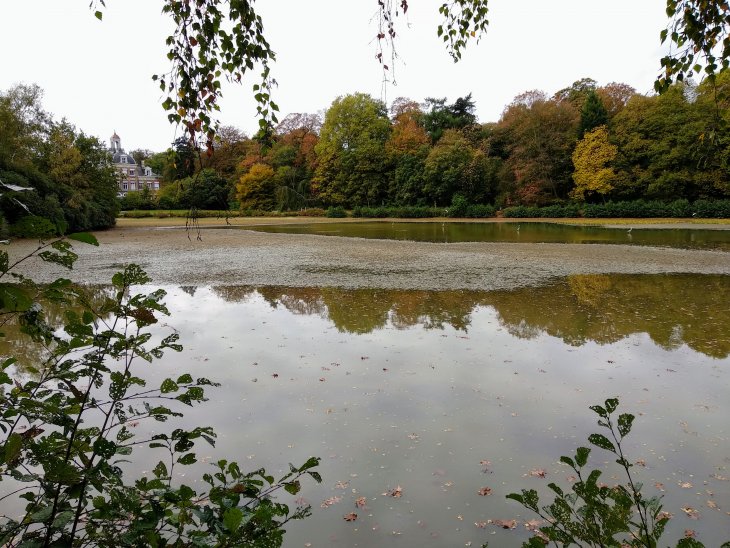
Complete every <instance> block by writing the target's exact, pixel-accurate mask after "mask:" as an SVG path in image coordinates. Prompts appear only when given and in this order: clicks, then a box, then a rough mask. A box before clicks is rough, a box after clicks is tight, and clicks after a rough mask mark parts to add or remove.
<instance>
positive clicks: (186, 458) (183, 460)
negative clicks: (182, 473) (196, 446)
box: [177, 453, 198, 465]
mask: <svg viewBox="0 0 730 548" xmlns="http://www.w3.org/2000/svg"><path fill="white" fill-rule="evenodd" d="M197 460H198V459H196V458H195V453H187V454H186V455H183V456H182V457H180V458H179V459H177V462H179V463H180V464H186V465H187V464H194V463H195V462H197Z"/></svg>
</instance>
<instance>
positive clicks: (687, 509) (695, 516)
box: [682, 506, 700, 519]
mask: <svg viewBox="0 0 730 548" xmlns="http://www.w3.org/2000/svg"><path fill="white" fill-rule="evenodd" d="M682 512H684V513H685V514H687V516H688V517H689V518H690V519H700V513H699V512H698V511H697V510H695V509H694V508H692V507H691V506H683V507H682Z"/></svg>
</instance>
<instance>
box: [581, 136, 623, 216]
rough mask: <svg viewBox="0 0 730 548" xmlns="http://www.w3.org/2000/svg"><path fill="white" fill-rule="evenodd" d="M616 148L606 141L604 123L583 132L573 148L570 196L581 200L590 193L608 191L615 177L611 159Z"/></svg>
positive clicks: (614, 157)
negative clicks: (572, 185)
mask: <svg viewBox="0 0 730 548" xmlns="http://www.w3.org/2000/svg"><path fill="white" fill-rule="evenodd" d="M617 152H618V147H617V146H616V145H613V144H611V143H610V142H609V141H608V129H607V128H606V126H598V127H597V128H595V129H592V130H590V131H588V132H586V134H585V135H584V136H583V139H581V140H580V141H578V144H577V145H576V147H575V150H574V151H573V165H574V166H575V171H574V172H573V181H575V188H574V189H573V190H572V191H571V193H570V197H571V198H573V199H574V200H578V201H581V202H582V201H584V200H585V199H586V198H587V197H590V196H591V195H599V196H606V195H607V194H608V193H609V192H611V191H612V190H613V183H614V181H615V180H616V172H615V171H614V170H613V167H611V163H612V162H613V161H614V160H615V159H616V154H617Z"/></svg>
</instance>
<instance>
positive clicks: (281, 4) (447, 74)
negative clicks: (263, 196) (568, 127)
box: [0, 0, 666, 151]
mask: <svg viewBox="0 0 730 548" xmlns="http://www.w3.org/2000/svg"><path fill="white" fill-rule="evenodd" d="M440 3H441V2H440V1H435V0H411V2H410V5H411V7H410V10H409V12H408V18H407V19H405V18H400V19H399V22H398V25H399V29H398V30H399V36H398V42H397V48H398V53H399V55H400V61H399V62H397V63H396V66H395V77H396V78H395V79H396V82H395V84H390V85H389V86H387V88H386V90H385V92H386V95H385V97H383V95H382V93H383V91H382V89H383V86H382V82H381V81H382V72H381V69H380V66H379V65H378V63H377V61H375V59H374V54H375V45H374V42H373V36H374V35H375V34H376V26H375V25H376V22H375V20H374V19H373V16H374V15H375V14H376V11H377V0H306V1H305V0H259V1H258V2H257V3H256V8H257V10H258V11H259V13H260V14H261V16H262V17H263V19H264V28H265V34H266V36H267V39H268V40H269V42H270V43H271V45H272V47H273V48H274V50H275V51H276V53H277V62H276V63H275V64H274V66H273V73H274V77H275V78H276V80H277V81H278V83H279V86H278V88H277V89H276V90H275V92H274V95H275V97H274V100H275V101H276V102H277V103H278V104H279V106H280V108H281V116H282V117H283V116H284V115H286V114H287V113H289V112H317V111H319V110H323V109H326V108H327V107H328V106H329V105H330V103H331V102H332V100H333V99H335V98H336V97H337V96H339V95H343V94H347V93H354V92H364V93H369V94H371V95H373V96H374V97H376V98H383V99H386V100H387V101H388V102H390V101H392V100H393V99H395V98H396V97H399V96H405V97H410V98H412V99H415V100H417V101H422V100H423V99H424V98H425V97H447V98H448V100H449V102H453V101H454V100H455V99H456V98H457V97H460V96H463V95H466V94H467V93H469V92H471V93H472V94H473V98H474V99H475V101H476V105H477V115H478V117H479V121H480V122H489V121H496V120H498V119H499V116H500V114H501V112H502V110H503V109H504V107H505V106H506V105H507V104H508V103H509V102H510V101H511V100H512V99H513V98H514V97H515V96H516V95H518V94H519V93H522V92H523V91H526V90H530V89H542V90H544V91H546V92H548V93H554V92H555V91H557V90H559V89H561V88H564V87H567V86H569V85H570V84H571V83H572V82H574V81H575V80H578V79H580V78H583V77H590V78H593V79H595V80H596V81H598V83H599V84H607V83H609V82H625V83H627V84H630V85H632V86H634V87H635V88H636V89H637V90H638V91H639V92H642V93H649V92H651V90H652V84H653V81H654V78H655V76H656V75H657V72H658V70H659V58H660V57H661V53H662V49H661V47H660V44H659V32H660V31H661V29H663V28H664V27H665V26H666V15H665V13H664V9H665V6H666V1H665V0H641V1H639V0H611V1H606V0H601V1H600V2H599V1H597V0H490V13H489V19H490V28H489V31H488V34H487V36H486V37H485V38H484V39H483V40H482V41H481V42H480V43H479V44H478V45H477V44H476V43H472V44H470V45H469V46H468V48H467V50H466V51H465V52H464V56H463V59H462V61H461V62H460V63H458V64H454V63H453V62H452V61H451V59H450V57H449V56H448V54H447V53H446V51H445V49H444V47H443V45H442V43H441V41H440V40H439V39H438V38H437V36H436V27H437V25H438V23H439V17H438V6H439V5H440ZM88 5H89V2H88V0H22V1H20V2H17V1H14V2H10V1H3V2H2V6H1V7H0V20H2V22H3V25H2V30H1V31H0V52H2V53H1V54H0V55H1V57H0V59H2V61H0V90H7V89H8V88H10V87H11V86H12V85H14V84H16V83H19V82H24V83H37V84H38V85H40V86H41V87H42V88H43V89H44V90H45V96H44V106H45V108H46V110H48V111H50V112H52V113H53V114H54V115H55V117H56V119H60V118H62V117H66V118H67V119H68V120H69V121H70V122H72V123H74V124H75V125H76V126H77V128H79V129H81V130H83V131H85V132H86V133H87V134H91V135H96V136H98V137H100V138H101V139H103V140H104V141H107V142H108V140H109V136H110V135H111V134H112V132H113V131H116V132H117V133H118V134H119V135H120V136H121V138H122V146H123V147H124V148H126V149H127V150H131V149H135V148H148V149H151V150H153V151H160V150H164V149H165V148H167V147H168V146H169V145H170V143H171V142H172V140H173V139H174V138H175V136H176V131H177V133H178V134H179V130H176V129H175V128H174V127H173V126H171V125H169V124H168V122H167V118H166V115H165V113H164V111H163V109H162V107H161V106H160V103H161V94H160V91H159V88H158V87H157V86H156V84H155V83H153V82H152V80H151V75H152V74H154V73H161V72H165V71H166V70H167V69H168V67H167V65H166V61H167V59H166V57H165V54H166V50H165V45H164V40H165V38H166V36H167V35H168V34H169V31H170V24H169V23H168V22H167V21H166V19H165V18H164V17H163V16H162V15H161V13H160V10H161V5H162V1H161V0H107V8H106V9H105V10H104V19H103V21H102V22H100V21H98V20H97V19H96V18H95V17H94V16H93V13H92V12H91V11H90V10H89V8H88ZM253 83H255V78H254V77H253V75H252V78H251V79H249V81H247V82H246V83H245V84H244V85H243V86H231V87H230V88H226V89H225V97H224V99H223V101H222V102H221V109H222V112H221V113H220V119H221V122H222V123H224V124H230V125H234V126H237V127H239V128H241V129H242V130H244V131H246V132H247V133H248V134H249V135H250V134H251V133H253V132H254V131H255V129H256V127H257V126H256V117H255V112H256V108H255V103H254V101H253V99H252V98H251V95H252V94H251V85H252V84H253Z"/></svg>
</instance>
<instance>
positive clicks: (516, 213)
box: [502, 204, 580, 218]
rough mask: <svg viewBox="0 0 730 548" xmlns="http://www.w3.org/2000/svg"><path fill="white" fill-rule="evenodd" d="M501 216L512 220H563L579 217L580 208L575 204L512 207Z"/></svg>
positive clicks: (506, 209)
mask: <svg viewBox="0 0 730 548" xmlns="http://www.w3.org/2000/svg"><path fill="white" fill-rule="evenodd" d="M502 216H504V217H512V218H519V217H521V218H537V217H544V218H565V217H579V216H580V208H579V207H578V206H577V205H576V204H567V205H560V204H555V205H550V206H543V207H536V206H513V207H507V208H505V209H504V210H503V211H502Z"/></svg>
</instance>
